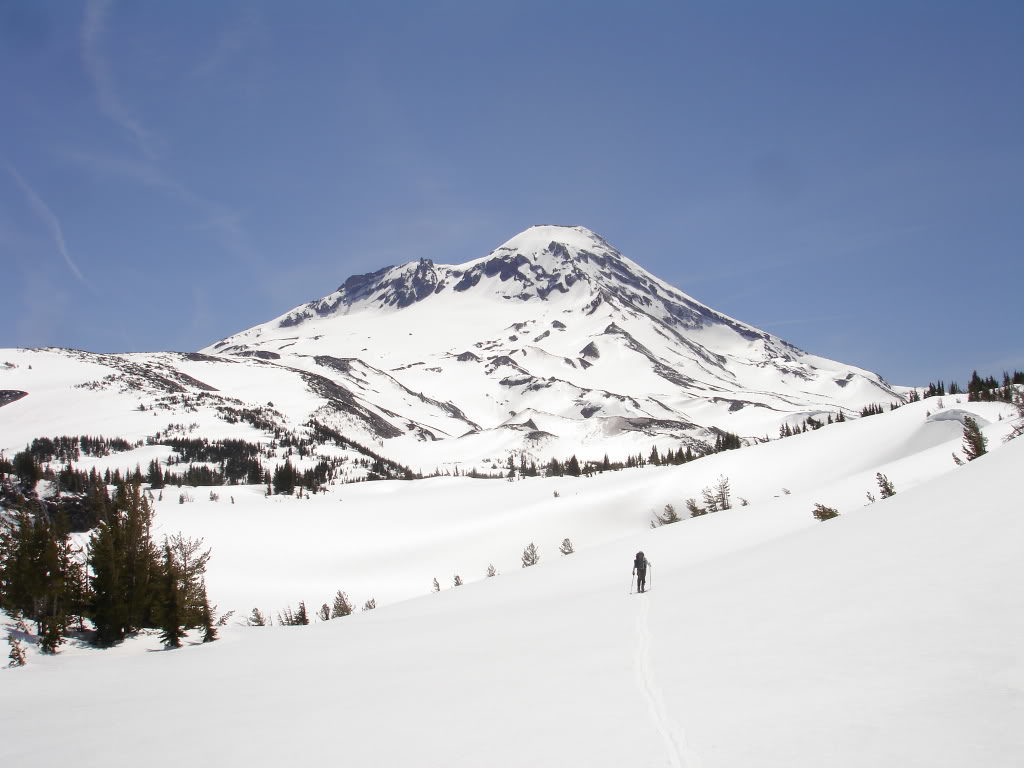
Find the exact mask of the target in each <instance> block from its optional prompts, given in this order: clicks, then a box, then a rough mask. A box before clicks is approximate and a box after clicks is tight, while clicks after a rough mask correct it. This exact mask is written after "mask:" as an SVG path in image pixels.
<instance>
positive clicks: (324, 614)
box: [316, 603, 331, 621]
mask: <svg viewBox="0 0 1024 768" xmlns="http://www.w3.org/2000/svg"><path fill="white" fill-rule="evenodd" d="M316 617H317V618H318V619H320V621H330V620H331V606H329V605H328V604H327V603H324V604H323V605H321V606H320V609H319V610H318V611H317V612H316Z"/></svg>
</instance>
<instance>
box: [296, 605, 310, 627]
mask: <svg viewBox="0 0 1024 768" xmlns="http://www.w3.org/2000/svg"><path fill="white" fill-rule="evenodd" d="M295 624H296V626H300V625H301V626H306V625H307V624H309V614H308V613H306V601H305V600H299V609H298V610H297V611H295Z"/></svg>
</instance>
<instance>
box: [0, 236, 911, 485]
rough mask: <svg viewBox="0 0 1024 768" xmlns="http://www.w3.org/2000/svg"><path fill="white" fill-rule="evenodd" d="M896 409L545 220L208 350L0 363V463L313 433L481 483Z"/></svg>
mask: <svg viewBox="0 0 1024 768" xmlns="http://www.w3.org/2000/svg"><path fill="white" fill-rule="evenodd" d="M3 393H6V394H3ZM23 393H27V394H23ZM899 399H900V396H899V395H898V394H897V393H896V392H895V391H894V390H893V388H892V387H890V386H889V385H888V384H887V383H886V382H885V381H884V380H882V379H881V378H880V377H879V376H877V375H876V374H872V373H869V372H867V371H863V370H860V369H858V368H854V367H851V366H847V365H843V364H841V363H836V362H833V361H830V360H826V359H823V358H820V357H816V356H813V355H809V354H806V353H804V352H802V351H800V350H799V349H797V348H795V347H794V346H792V345H791V344H789V343H787V342H785V341H783V340H782V339H779V338H777V337H775V336H773V335H771V334H768V333H765V332H763V331H760V330H757V329H756V328H753V327H751V326H749V325H746V324H744V323H741V322H739V321H737V320H734V319H732V318H730V317H727V316H725V315H722V314H721V313H719V312H716V311H714V310H712V309H710V308H709V307H707V306H705V305H703V304H701V303H699V302H697V301H696V300H694V299H692V298H690V297H689V296H686V295H685V294H683V293H682V292H680V291H679V290H677V289H676V288H674V287H672V286H671V285H668V284H667V283H665V282H663V281H661V280H659V279H658V278H656V277H655V276H653V275H651V274H650V273H648V272H647V271H645V270H644V269H643V268H642V267H640V266H639V265H638V264H636V263H634V262H632V261H630V260H629V259H627V258H626V257H625V256H623V255H622V254H620V253H619V252H618V251H617V250H615V248H613V247H612V246H611V245H609V244H608V243H607V242H606V241H605V240H603V239H602V238H600V237H599V236H597V235H595V234H594V233H593V232H591V231H589V230H587V229H585V228H583V227H554V226H538V227H532V228H530V229H528V230H526V231H525V232H523V233H521V234H519V235H517V236H516V237H513V238H512V239H511V240H509V241H508V242H506V243H505V244H503V245H501V246H499V247H498V248H496V249H495V250H494V251H493V252H492V253H491V254H489V255H487V256H485V257H483V258H481V259H477V260H476V261H471V262H468V263H466V264H461V265H458V266H446V265H442V264H435V263H433V262H431V261H427V260H424V261H419V262H414V263H410V264H405V265H401V266H397V267H388V268H386V269H383V270H380V271H378V272H375V273H373V274H370V275H360V276H355V277H351V278H349V279H348V280H346V281H345V282H344V284H343V285H342V286H341V287H340V288H339V289H338V290H337V291H335V292H333V293H330V294H328V295H327V296H325V297H324V298H322V299H320V300H318V301H314V302H311V303H309V304H306V305H303V306H301V307H298V308H296V309H293V310H291V311H289V312H287V313H285V314H284V315H282V316H280V317H278V318H277V319H275V320H272V321H270V322H268V323H265V324H263V325H258V326H256V327H254V328H251V329H249V330H246V331H243V332H241V333H238V334H236V335H234V336H231V337H229V338H227V339H224V340H222V341H219V342H217V343H215V344H213V345H211V346H209V347H207V348H206V349H204V350H202V352H201V353H185V354H182V353H154V354H124V355H98V354H92V353H87V352H80V351H76V350H62V349H47V350H0V404H2V403H6V405H3V407H2V408H0V449H4V450H7V451H14V450H18V449H20V448H22V447H24V445H25V443H26V442H27V441H28V440H30V439H32V438H33V437H39V436H52V435H56V434H108V435H110V434H117V435H118V436H121V437H125V438H128V439H145V438H148V437H151V436H153V435H154V434H155V433H157V432H160V433H167V432H168V431H170V432H175V431H177V432H181V431H182V430H184V431H185V432H188V433H189V434H192V435H195V436H202V437H207V438H210V439H219V438H225V437H231V438H244V439H248V440H251V441H253V442H259V441H260V440H265V439H266V436H267V434H268V433H269V432H272V431H273V430H274V429H277V430H279V431H303V430H308V425H309V424H310V422H311V421H313V420H315V421H316V422H318V423H321V424H324V425H326V426H328V427H329V428H331V429H333V430H336V431H338V432H339V433H341V434H343V435H345V436H346V437H347V438H349V439H351V440H352V441H354V442H357V443H359V444H360V445H365V446H373V447H375V450H379V451H380V452H381V453H382V454H383V455H385V456H386V457H388V458H390V459H394V460H396V461H398V462H399V463H401V464H404V465H407V466H409V467H411V468H412V469H413V470H419V471H422V472H424V473H429V472H431V471H433V470H434V469H435V468H444V469H448V470H452V469H454V468H460V469H468V468H477V469H481V470H487V469H489V468H490V467H491V465H492V464H493V465H495V466H497V467H500V466H502V465H503V464H504V462H505V460H506V459H507V458H508V456H509V455H512V454H515V455H516V456H517V457H520V456H523V455H526V456H527V457H529V458H530V459H532V460H535V461H537V462H545V461H547V460H548V459H549V458H551V457H561V458H566V457H568V456H570V455H572V454H577V455H579V456H580V457H581V458H590V459H601V458H602V456H603V455H604V454H605V453H607V454H609V455H610V456H611V457H612V459H613V460H615V459H623V458H625V457H626V456H627V455H633V454H637V453H642V454H644V455H646V454H647V453H648V452H649V451H650V449H651V447H652V446H658V447H659V449H660V450H665V449H667V448H673V449H674V448H677V447H678V446H680V445H681V444H690V445H694V446H696V445H699V441H707V442H711V443H713V442H714V441H715V438H716V436H717V435H719V434H721V433H722V432H729V433H732V434H736V435H739V436H741V437H742V438H745V439H747V440H748V441H753V440H754V439H758V438H763V437H765V436H771V437H774V436H775V435H777V434H778V431H779V427H780V425H781V424H783V423H791V424H793V423H798V422H801V421H802V420H803V419H805V418H806V417H808V416H812V417H816V418H821V419H822V420H824V419H825V417H826V414H836V413H839V412H843V413H845V414H847V415H852V414H855V413H857V412H859V411H860V409H861V408H862V407H863V406H865V405H868V404H873V403H886V404H887V403H891V402H893V401H897V400H899ZM169 425H173V426H170V427H169Z"/></svg>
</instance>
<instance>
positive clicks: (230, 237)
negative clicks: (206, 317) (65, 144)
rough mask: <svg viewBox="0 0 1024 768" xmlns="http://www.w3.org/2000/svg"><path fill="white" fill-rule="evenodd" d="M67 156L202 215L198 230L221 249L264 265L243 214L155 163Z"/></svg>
mask: <svg viewBox="0 0 1024 768" xmlns="http://www.w3.org/2000/svg"><path fill="white" fill-rule="evenodd" d="M62 154H63V156H64V157H66V158H67V159H68V160H70V161H71V162H73V163H75V164H77V165H80V166H83V167H85V168H88V169H89V170H91V171H93V172H95V173H101V174H104V175H108V176H117V177H120V178H124V179H128V180H130V181H134V182H136V183H138V184H141V185H143V186H146V187H150V188H152V189H155V190H157V191H159V192H161V193H162V194H165V195H167V196H168V197H170V198H172V199H174V200H176V201H178V202H179V203H181V204H183V205H185V206H186V207H188V208H191V209H193V210H194V211H196V212H197V213H198V214H199V220H198V222H196V224H195V228H196V229H198V230H200V231H208V232H210V233H212V235H213V237H214V238H215V239H216V240H217V242H219V243H220V245H221V247H222V248H224V250H226V251H227V252H229V253H231V254H233V255H234V256H235V257H236V258H238V259H239V260H241V261H242V262H243V263H245V264H246V265H247V266H249V267H253V268H258V267H260V266H261V264H260V259H259V256H258V255H257V253H256V252H255V250H254V249H253V247H252V245H251V241H250V238H249V236H248V233H247V232H246V229H245V227H244V226H243V217H242V215H241V214H239V213H237V212H235V211H233V210H231V209H230V208H228V207H227V206H225V205H223V204H221V203H218V202H216V201H215V200H210V199H208V198H205V197H203V196H201V195H197V194H196V193H195V192H193V191H192V190H191V189H189V188H188V187H186V186H185V185H184V184H182V183H180V182H178V181H177V180H176V179H173V178H171V177H170V176H168V175H167V174H166V173H164V172H163V171H162V170H161V169H160V168H159V167H158V166H157V165H156V164H155V163H153V162H151V161H141V162H140V161H136V160H133V159H130V158H126V157H123V156H118V155H107V154H97V153H91V152H82V151H79V150H68V151H64V152H63V153H62Z"/></svg>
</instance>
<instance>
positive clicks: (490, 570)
mask: <svg viewBox="0 0 1024 768" xmlns="http://www.w3.org/2000/svg"><path fill="white" fill-rule="evenodd" d="M497 575H498V571H497V570H496V569H495V568H494V563H491V564H490V565H488V566H487V578H491V577H492V576H497Z"/></svg>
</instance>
